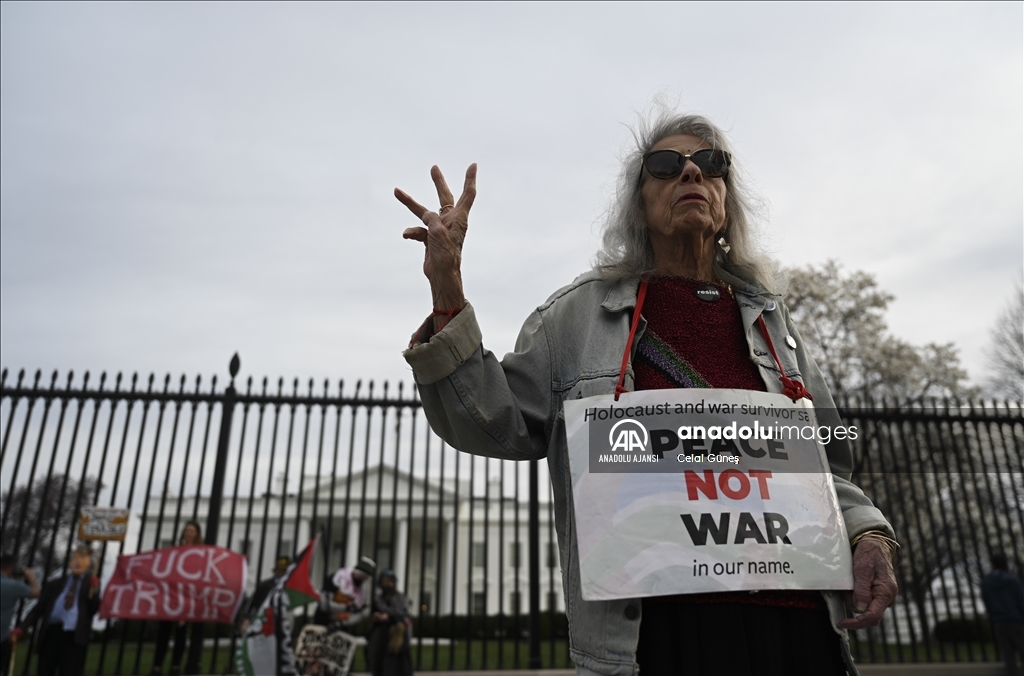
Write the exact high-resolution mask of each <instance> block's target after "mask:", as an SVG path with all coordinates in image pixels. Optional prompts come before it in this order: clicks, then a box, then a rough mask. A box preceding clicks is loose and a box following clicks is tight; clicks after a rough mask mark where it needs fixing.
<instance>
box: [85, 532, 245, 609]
mask: <svg viewBox="0 0 1024 676" xmlns="http://www.w3.org/2000/svg"><path fill="white" fill-rule="evenodd" d="M246 574H247V571H246V561H245V557H244V556H242V555H241V554H236V553H235V552H233V551H231V550H229V549H224V548H223V547H213V546H210V545H186V546H183V547H169V548H167V549H159V550H156V551H152V552H144V553H142V554H131V555H126V556H119V557H118V558H117V569H116V570H115V571H114V576H113V578H111V580H110V583H109V584H108V585H107V588H106V591H105V592H104V594H103V602H102V604H101V605H100V617H101V618H104V619H107V618H114V617H117V618H122V619H130V620H176V621H179V622H222V623H225V624H231V623H232V622H234V619H235V613H236V612H237V611H238V606H239V605H240V604H241V602H242V597H243V594H244V592H245V580H246Z"/></svg>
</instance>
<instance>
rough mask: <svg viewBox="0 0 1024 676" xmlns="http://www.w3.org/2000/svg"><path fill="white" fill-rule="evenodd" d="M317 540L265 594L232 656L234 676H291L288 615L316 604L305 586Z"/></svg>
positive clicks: (317, 597)
mask: <svg viewBox="0 0 1024 676" xmlns="http://www.w3.org/2000/svg"><path fill="white" fill-rule="evenodd" d="M319 539H320V536H317V537H315V538H313V541H312V542H310V543H309V544H308V545H306V548H305V549H303V550H302V553H301V554H299V555H298V556H297V557H296V559H295V562H294V563H292V565H291V566H289V567H288V570H287V571H286V572H285V574H284V576H283V577H282V578H281V582H279V583H278V585H277V586H276V587H274V589H273V591H271V592H270V593H269V594H267V599H266V600H265V601H264V602H263V605H261V606H260V609H259V610H258V611H257V612H256V616H255V617H254V618H253V620H252V622H251V623H250V624H249V628H248V629H247V630H246V632H245V633H244V634H243V635H242V640H241V641H240V642H239V645H238V651H237V652H236V653H235V667H236V670H237V673H239V674H242V675H244V676H269V675H270V674H276V675H278V676H285V675H286V674H295V673H296V668H295V657H294V654H293V653H292V621H291V613H289V611H290V610H291V609H292V608H295V607H296V606H301V605H304V604H306V603H311V602H313V601H319V600H320V594H319V592H317V590H316V589H314V588H313V585H312V584H310V582H309V566H310V563H311V562H312V560H313V552H314V551H315V550H316V544H317V541H318V540H319Z"/></svg>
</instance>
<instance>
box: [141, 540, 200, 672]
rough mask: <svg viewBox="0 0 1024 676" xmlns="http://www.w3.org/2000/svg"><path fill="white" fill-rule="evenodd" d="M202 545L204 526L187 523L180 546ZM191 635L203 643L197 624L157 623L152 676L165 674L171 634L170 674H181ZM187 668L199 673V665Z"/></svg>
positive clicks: (179, 542) (188, 670) (179, 541)
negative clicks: (182, 661) (172, 649)
mask: <svg viewBox="0 0 1024 676" xmlns="http://www.w3.org/2000/svg"><path fill="white" fill-rule="evenodd" d="M201 544H203V528H202V526H200V525H199V522H198V521H186V522H185V527H184V528H182V529H181V535H180V536H179V537H178V546H183V545H201ZM190 627H191V628H190ZM189 633H191V634H192V637H193V639H192V640H193V641H196V640H198V641H200V642H202V638H201V636H200V635H199V634H197V633H196V624H195V623H194V622H171V621H167V620H163V621H161V622H158V623H157V629H156V652H155V653H154V655H153V671H152V672H151V674H152V676H158V675H159V674H162V673H163V669H164V660H165V659H166V657H167V648H168V646H169V645H170V643H171V634H174V652H173V653H172V654H171V670H170V672H168V673H170V674H172V676H176V675H177V674H180V673H181V658H182V657H184V656H185V645H186V642H187V641H188V635H189ZM200 633H201V630H200ZM186 667H187V668H186V671H187V672H188V673H193V674H195V673H199V665H198V663H196V664H188V665H186Z"/></svg>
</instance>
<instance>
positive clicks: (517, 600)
mask: <svg viewBox="0 0 1024 676" xmlns="http://www.w3.org/2000/svg"><path fill="white" fill-rule="evenodd" d="M508 605H509V612H510V613H511V614H513V615H520V614H522V612H523V594H522V592H517V591H514V592H512V593H511V594H509V595H508Z"/></svg>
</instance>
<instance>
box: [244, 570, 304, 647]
mask: <svg viewBox="0 0 1024 676" xmlns="http://www.w3.org/2000/svg"><path fill="white" fill-rule="evenodd" d="M290 565H292V560H291V559H290V558H288V557H287V556H280V557H278V559H277V561H276V562H274V570H273V577H268V578H266V579H265V580H260V581H259V583H258V584H257V585H256V590H255V591H254V592H253V593H252V598H250V599H249V602H248V603H247V604H246V605H245V612H244V613H242V614H243V615H244V617H245V619H244V620H242V625H241V627H240V629H241V633H243V634H244V633H245V632H246V630H248V629H249V625H250V624H251V623H252V618H253V616H254V615H255V614H256V613H257V612H258V611H259V609H260V606H262V605H263V602H264V601H266V600H267V597H268V596H270V592H272V591H274V587H276V586H277V585H278V584H280V583H281V580H282V579H283V578H284V574H285V573H286V572H288V566H290Z"/></svg>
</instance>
